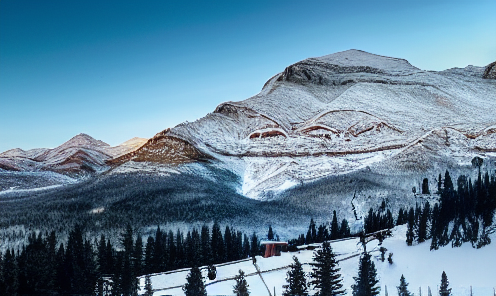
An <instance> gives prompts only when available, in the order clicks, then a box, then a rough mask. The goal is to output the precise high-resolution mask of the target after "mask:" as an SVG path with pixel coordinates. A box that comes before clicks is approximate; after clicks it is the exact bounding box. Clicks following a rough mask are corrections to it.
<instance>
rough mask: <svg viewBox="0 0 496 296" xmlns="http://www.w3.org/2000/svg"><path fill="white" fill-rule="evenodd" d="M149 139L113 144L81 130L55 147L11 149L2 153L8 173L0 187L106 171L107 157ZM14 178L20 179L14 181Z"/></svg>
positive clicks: (1, 161)
mask: <svg viewBox="0 0 496 296" xmlns="http://www.w3.org/2000/svg"><path fill="white" fill-rule="evenodd" d="M146 141H147V139H143V138H133V139H131V140H129V141H126V142H124V143H122V144H120V145H118V146H115V147H111V146H110V145H108V144H107V143H105V142H103V141H100V140H96V139H94V138H92V137H91V136H89V135H86V134H79V135H76V136H74V137H73V138H71V139H70V140H69V141H67V142H65V143H63V144H62V145H60V146H58V147H56V148H54V149H48V148H39V149H31V150H27V151H24V150H22V149H19V148H16V149H12V150H8V151H5V152H3V153H0V171H2V175H4V177H3V178H2V179H1V181H2V182H0V189H2V190H4V189H9V190H15V188H18V189H22V188H24V189H29V188H42V187H45V186H52V185H60V184H65V183H67V182H68V183H73V182H74V181H76V180H75V179H73V178H71V177H76V178H77V177H80V176H85V175H87V174H91V173H95V172H103V171H106V170H108V169H109V166H108V165H107V164H106V163H105V161H106V160H109V159H111V158H113V157H117V156H119V155H122V154H126V153H129V152H131V151H134V150H136V149H137V148H139V147H140V146H141V145H143V144H144V143H145V142H146ZM64 175H70V176H71V177H66V176H64ZM14 179H17V180H18V181H19V182H14V181H15V180H14ZM13 180H14V181H13Z"/></svg>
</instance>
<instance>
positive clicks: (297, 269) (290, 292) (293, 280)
mask: <svg viewBox="0 0 496 296" xmlns="http://www.w3.org/2000/svg"><path fill="white" fill-rule="evenodd" d="M293 261H294V262H293V264H291V265H290V268H291V269H290V270H289V271H288V272H287V273H286V282H287V283H288V285H287V286H286V289H285V290H284V292H283V294H282V295H283V296H307V295H308V284H307V279H306V276H305V272H304V271H303V266H302V265H301V263H300V261H299V260H298V258H296V256H293Z"/></svg>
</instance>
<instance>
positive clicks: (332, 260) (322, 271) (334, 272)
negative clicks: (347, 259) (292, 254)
mask: <svg viewBox="0 0 496 296" xmlns="http://www.w3.org/2000/svg"><path fill="white" fill-rule="evenodd" d="M313 261H314V262H312V263H310V265H311V266H312V272H311V273H310V276H311V278H312V280H311V282H310V284H312V285H313V286H314V290H317V292H316V293H315V295H317V296H331V295H332V296H334V295H344V292H345V291H344V289H342V288H343V284H342V281H343V279H342V277H341V274H340V273H339V271H340V268H339V267H338V262H337V260H336V255H335V254H334V253H333V251H332V248H331V245H330V244H329V242H324V243H323V244H322V248H321V249H319V250H316V251H315V252H314V255H313Z"/></svg>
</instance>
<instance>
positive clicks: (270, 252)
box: [260, 241, 288, 258]
mask: <svg viewBox="0 0 496 296" xmlns="http://www.w3.org/2000/svg"><path fill="white" fill-rule="evenodd" d="M260 244H261V245H265V254H264V258H268V257H272V256H281V251H282V252H285V251H286V250H287V248H288V242H274V241H261V242H260Z"/></svg>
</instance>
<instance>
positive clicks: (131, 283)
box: [121, 224, 156, 296]
mask: <svg viewBox="0 0 496 296" xmlns="http://www.w3.org/2000/svg"><path fill="white" fill-rule="evenodd" d="M155 242H156V241H155ZM121 243H122V246H123V247H124V250H123V252H122V269H121V270H122V273H121V289H122V292H123V294H124V295H129V296H130V295H137V294H138V291H137V288H138V283H137V281H138V280H137V277H136V274H135V273H134V272H135V268H134V266H133V263H134V262H133V261H134V260H133V255H134V241H133V228H132V227H131V224H127V226H126V230H125V231H124V233H123V234H122V237H121Z"/></svg>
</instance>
